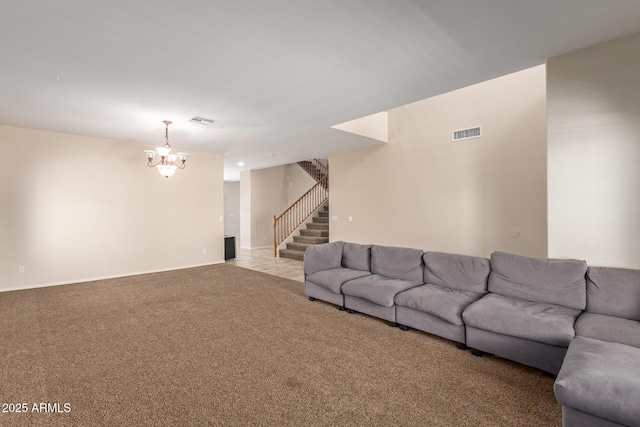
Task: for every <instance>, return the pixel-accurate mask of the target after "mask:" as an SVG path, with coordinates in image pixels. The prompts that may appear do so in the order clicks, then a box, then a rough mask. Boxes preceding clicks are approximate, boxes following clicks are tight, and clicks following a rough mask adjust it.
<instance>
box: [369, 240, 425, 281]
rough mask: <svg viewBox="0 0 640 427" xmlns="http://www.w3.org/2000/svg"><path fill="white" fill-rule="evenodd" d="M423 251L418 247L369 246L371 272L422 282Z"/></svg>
mask: <svg viewBox="0 0 640 427" xmlns="http://www.w3.org/2000/svg"><path fill="white" fill-rule="evenodd" d="M423 253H424V252H423V251H422V250H420V249H410V248H396V247H392V246H375V245H374V246H372V247H371V272H372V273H374V274H379V275H380V276H384V277H389V278H391V279H401V280H407V281H409V282H414V283H424V282H423V281H422V280H423V274H424V269H423V264H422V254H423Z"/></svg>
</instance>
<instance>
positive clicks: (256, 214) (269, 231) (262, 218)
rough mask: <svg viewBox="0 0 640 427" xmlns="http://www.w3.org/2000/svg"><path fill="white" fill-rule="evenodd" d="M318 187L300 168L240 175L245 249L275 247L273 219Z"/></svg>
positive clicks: (242, 231) (258, 170)
mask: <svg viewBox="0 0 640 427" xmlns="http://www.w3.org/2000/svg"><path fill="white" fill-rule="evenodd" d="M314 185H315V181H314V180H313V178H311V177H310V176H309V174H308V173H306V172H305V171H304V169H302V168H301V167H300V166H298V165H297V164H295V163H293V164H289V165H283V166H276V167H273V168H265V169H255V170H250V171H243V172H241V173H240V193H241V200H240V210H241V216H242V220H241V225H240V226H241V230H240V234H241V236H242V243H241V245H242V247H244V248H260V247H270V246H272V245H273V216H274V215H280V214H281V213H282V212H283V211H284V210H285V209H287V208H288V207H289V206H290V205H291V204H292V203H294V202H295V201H296V200H298V199H299V198H300V197H301V196H302V195H304V193H306V192H307V191H308V190H309V189H310V188H311V187H313V186H314Z"/></svg>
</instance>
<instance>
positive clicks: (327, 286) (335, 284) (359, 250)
mask: <svg viewBox="0 0 640 427" xmlns="http://www.w3.org/2000/svg"><path fill="white" fill-rule="evenodd" d="M370 259H371V245H359V244H355V243H344V242H341V241H338V242H332V243H323V244H320V245H311V246H309V247H308V248H307V250H306V251H305V254H304V292H305V295H307V296H308V297H309V300H311V301H314V300H316V299H319V300H322V301H327V302H329V303H331V304H335V305H337V306H338V308H339V309H340V310H344V295H343V294H342V290H341V288H342V285H343V283H345V282H347V281H349V280H353V279H357V278H360V277H364V276H369V275H371V272H370V271H369V270H370Z"/></svg>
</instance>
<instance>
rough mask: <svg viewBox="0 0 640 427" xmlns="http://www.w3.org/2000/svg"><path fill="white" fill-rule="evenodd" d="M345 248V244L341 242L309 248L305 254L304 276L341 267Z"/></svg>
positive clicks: (310, 246)
mask: <svg viewBox="0 0 640 427" xmlns="http://www.w3.org/2000/svg"><path fill="white" fill-rule="evenodd" d="M343 246H344V242H341V241H338V242H331V243H322V244H320V245H309V246H307V250H306V251H305V253H304V274H307V275H308V274H313V273H315V272H318V271H320V270H328V269H330V268H338V267H341V266H342V248H343Z"/></svg>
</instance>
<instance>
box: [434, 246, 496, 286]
mask: <svg viewBox="0 0 640 427" xmlns="http://www.w3.org/2000/svg"><path fill="white" fill-rule="evenodd" d="M423 259H424V283H430V284H432V285H438V286H442V287H444V288H449V289H458V290H461V291H472V292H478V293H486V292H487V278H488V277H489V273H490V272H491V264H490V262H489V260H488V259H487V258H480V257H472V256H466V255H455V254H447V253H443V252H425V253H424V256H423Z"/></svg>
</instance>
